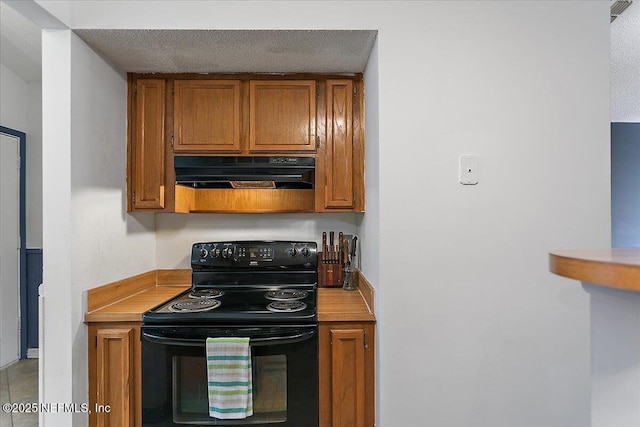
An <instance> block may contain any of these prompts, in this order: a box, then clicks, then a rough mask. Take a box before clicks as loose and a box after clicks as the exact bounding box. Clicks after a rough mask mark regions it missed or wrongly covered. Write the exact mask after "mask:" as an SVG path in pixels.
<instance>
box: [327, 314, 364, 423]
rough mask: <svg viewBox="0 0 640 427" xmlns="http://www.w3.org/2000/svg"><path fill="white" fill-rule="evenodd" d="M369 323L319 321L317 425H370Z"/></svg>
mask: <svg viewBox="0 0 640 427" xmlns="http://www.w3.org/2000/svg"><path fill="white" fill-rule="evenodd" d="M373 349H374V325H373V323H363V324H354V323H344V324H341V323H330V324H322V323H321V324H320V425H321V426H323V427H373V425H374V405H373V399H374V396H373V394H374V352H373Z"/></svg>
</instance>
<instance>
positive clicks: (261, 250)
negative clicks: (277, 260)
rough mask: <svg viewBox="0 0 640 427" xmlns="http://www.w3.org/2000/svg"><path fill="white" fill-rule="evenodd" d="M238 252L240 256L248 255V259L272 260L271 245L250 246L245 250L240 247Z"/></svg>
mask: <svg viewBox="0 0 640 427" xmlns="http://www.w3.org/2000/svg"><path fill="white" fill-rule="evenodd" d="M247 252H248V253H247ZM240 254H241V256H242V257H244V256H247V255H248V257H249V260H250V261H273V248H272V247H271V246H251V247H249V248H246V250H245V248H241V250H240Z"/></svg>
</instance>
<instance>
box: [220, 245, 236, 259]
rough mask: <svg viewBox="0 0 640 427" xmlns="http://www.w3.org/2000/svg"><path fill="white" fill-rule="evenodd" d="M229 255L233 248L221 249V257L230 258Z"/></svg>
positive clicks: (231, 253)
mask: <svg viewBox="0 0 640 427" xmlns="http://www.w3.org/2000/svg"><path fill="white" fill-rule="evenodd" d="M231 255H233V248H230V247H226V248H224V249H223V250H222V258H225V259H226V258H231Z"/></svg>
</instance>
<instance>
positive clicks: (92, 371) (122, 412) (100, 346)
mask: <svg viewBox="0 0 640 427" xmlns="http://www.w3.org/2000/svg"><path fill="white" fill-rule="evenodd" d="M139 337H140V326H139V325H138V324H129V323H126V324H121V325H119V324H92V325H90V326H89V410H90V413H89V425H90V426H100V427H103V426H104V427H110V426H113V427H116V426H139V425H141V417H140V416H139V415H140V414H139V411H140V409H139V407H140V404H139V402H140V399H139V393H140V387H139V384H140V382H139V379H138V376H139V375H138V374H139V372H140V366H139V360H140V341H139Z"/></svg>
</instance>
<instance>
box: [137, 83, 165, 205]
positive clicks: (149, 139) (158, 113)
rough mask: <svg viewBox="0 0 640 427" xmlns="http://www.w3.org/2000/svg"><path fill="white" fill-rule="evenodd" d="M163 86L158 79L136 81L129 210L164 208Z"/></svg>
mask: <svg viewBox="0 0 640 427" xmlns="http://www.w3.org/2000/svg"><path fill="white" fill-rule="evenodd" d="M164 88H165V81H164V80H162V79H144V80H143V79H141V80H138V81H137V82H136V89H135V112H134V113H133V114H134V118H133V120H135V132H134V133H133V135H132V137H133V141H132V147H131V157H132V158H131V165H130V167H131V169H130V170H131V174H132V182H131V183H130V184H129V185H130V186H129V189H130V191H132V194H130V202H131V203H130V206H131V207H132V210H137V209H162V208H164V190H165V189H164V168H165V164H164V149H165V147H164V112H165V111H164V106H165V99H164V97H165V91H164Z"/></svg>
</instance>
